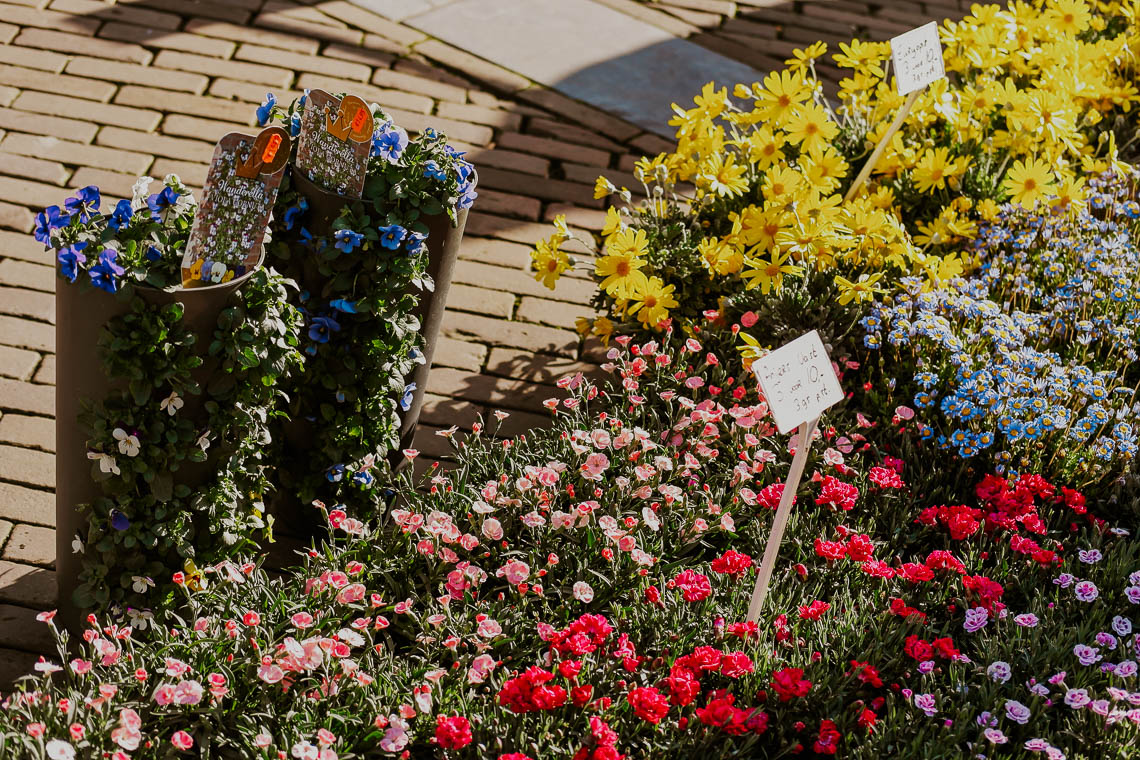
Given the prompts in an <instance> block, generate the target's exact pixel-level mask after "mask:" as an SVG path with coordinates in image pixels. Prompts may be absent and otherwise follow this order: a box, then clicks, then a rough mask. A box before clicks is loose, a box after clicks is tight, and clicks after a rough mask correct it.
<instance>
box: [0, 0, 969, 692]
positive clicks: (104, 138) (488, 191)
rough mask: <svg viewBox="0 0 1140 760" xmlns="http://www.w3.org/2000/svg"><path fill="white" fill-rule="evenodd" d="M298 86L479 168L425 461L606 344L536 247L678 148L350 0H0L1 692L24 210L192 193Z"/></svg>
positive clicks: (34, 396)
mask: <svg viewBox="0 0 1140 760" xmlns="http://www.w3.org/2000/svg"><path fill="white" fill-rule="evenodd" d="M599 1H600V2H604V3H605V4H606V5H610V6H612V7H615V8H618V9H619V10H622V11H623V12H626V13H629V14H631V15H634V16H636V17H639V18H643V19H652V20H653V23H657V24H658V25H664V24H667V25H668V26H667V27H666V28H668V29H669V30H670V31H672V32H673V33H674V34H678V35H682V36H688V37H691V38H693V39H694V40H696V41H699V42H700V43H701V44H705V45H708V46H710V47H714V49H717V48H716V47H715V46H720V52H724V53H726V54H728V55H730V56H734V57H737V58H739V59H740V60H743V61H745V62H747V63H749V65H759V64H758V61H759V62H761V63H762V62H763V61H764V60H768V59H756V58H755V57H754V56H755V55H760V54H761V51H764V50H766V49H771V51H772V53H771V55H770V56H769V58H771V59H772V60H774V59H776V58H781V57H783V56H784V55H785V54H786V51H785V50H784V47H785V46H786V45H787V44H790V41H792V40H796V39H799V37H802V36H804V35H805V34H808V32H809V31H810V37H811V38H812V39H814V38H815V37H816V36H818V34H819V33H820V31H826V30H825V29H824V27H826V25H827V24H826V20H825V19H820V18H805V19H803V20H800V21H797V24H798V25H797V26H795V27H794V29H795V30H798V31H795V32H794V33H793V31H792V30H793V27H792V26H790V25H789V26H782V24H784V23H785V19H787V18H795V19H798V18H799V17H798V16H795V14H793V13H792V12H791V10H790V5H789V4H787V3H771V2H768V3H764V2H763V1H762V0H754V2H752V3H750V4H749V3H744V2H740V3H736V4H735V6H734V4H733V3H728V2H720V1H719V0H669V1H668V2H664V0H663V1H662V2H654V3H647V4H639V3H637V2H634V0H599ZM765 4H767V5H769V6H772V7H774V8H777V10H772V11H771V14H772V19H773V20H772V22H771V23H769V24H767V26H766V27H765V28H767V29H770V30H772V31H771V33H770V34H768V33H762V32H761V31H758V29H759V27H760V26H764V25H765V23H766V22H762V21H759V20H757V19H758V18H760V17H762V16H763V14H764V13H766V12H767V11H766V10H765V8H764V7H763V6H764V5H765ZM796 5H797V9H796V12H797V13H798V10H799V8H798V6H804V10H805V12H807V15H808V16H811V15H812V14H813V13H816V11H817V10H818V8H823V7H830V8H834V9H835V10H836V12H837V13H838V12H839V10H840V9H841V8H842V10H843V13H844V14H847V15H845V16H843V19H844V20H842V21H840V22H834V24H836V25H842V24H848V23H849V19H848V16H850V15H851V14H853V13H857V12H858V10H857V7H858V8H866V7H867V6H863V5H861V4H859V3H856V2H848V1H846V0H844V1H842V2H841V1H840V0H835V1H834V2H827V3H823V2H810V3H797V4H796ZM809 6H810V7H809ZM952 6H953V7H952ZM873 7H874V8H875V9H876V10H875V12H874V13H873V14H872V16H873V18H874V20H875V24H877V25H875V26H872V33H873V34H874V35H875V36H878V37H880V38H881V37H884V36H889V34H891V33H893V32H894V31H895V29H894V27H890V28H888V27H887V26H885V25H884V24H886V22H887V21H889V20H895V19H897V20H898V23H901V24H910V23H917V21H918V19H917V15H921V14H922V13H925V12H927V8H932V9H934V11H933V12H936V14H937V15H946V14H952V13H955V12H956V6H955V2H954V0H938V2H936V3H932V2H925V3H919V2H914V3H906V4H903V3H891V4H890V8H894V9H895V10H893V11H891V10H889V9H888V8H887V7H886V6H885V5H884V6H873ZM899 7H903V8H912V7H913V8H914V9H915V11H914V14H915V15H916V19H915V20H914V21H913V22H912V21H910V20H909V17H908V16H907V14H906V13H902V12H899V11H898V8H899ZM812 8H815V9H816V11H813V10H811V9H812ZM777 14H782V15H777ZM714 16H715V19H714ZM714 21H715V23H714ZM892 22H893V21H892ZM796 35H799V36H796ZM744 38H747V42H746V41H745V40H744ZM729 43H733V44H734V45H736V47H733V44H729ZM775 43H779V45H775ZM745 47H747V48H748V49H749V50H751V51H752V52H751V53H749V56H753V57H749V58H745V57H743V52H744V48H745ZM733 51H735V53H741V55H734V52H733ZM765 55H766V54H765ZM307 87H324V88H327V89H330V90H334V91H335V90H351V91H353V92H356V93H358V94H361V95H362V96H364V97H366V98H368V99H371V100H375V101H376V102H378V103H381V104H383V105H384V106H385V108H387V109H388V110H389V112H390V113H392V115H393V116H394V117H395V119H396V120H397V122H398V123H400V124H402V125H403V126H405V127H407V128H409V129H410V130H412V131H416V130H420V129H423V128H425V127H427V126H434V127H436V128H437V129H439V130H441V131H443V132H445V133H446V134H447V135H448V137H449V138H451V139H452V142H453V143H454V144H457V145H458V146H460V147H462V148H463V149H466V150H467V151H468V152H469V154H470V157H471V159H472V160H473V161H474V162H475V164H476V165H477V166H478V168H479V171H480V177H481V186H480V188H479V192H480V198H479V201H478V202H477V205H476V207H475V212H474V213H473V214H472V215H471V217H470V220H469V222H468V226H467V237H466V239H465V241H464V246H463V250H462V251H461V253H460V257H461V260H460V262H459V264H458V266H457V268H456V270H455V284H454V285H453V287H452V291H451V298H450V302H449V312H448V315H447V318H446V319H445V322H444V328H443V329H444V333H445V337H444V338H443V339H442V343H441V345H440V347H439V349H438V350H437V352H436V363H437V368H436V369H435V370H434V372H433V374H432V377H431V381H430V385H429V388H428V392H429V396H428V400H427V404H426V406H425V409H424V413H423V418H422V430H421V432H420V435H419V437H418V441H417V445H418V447H419V448H420V449H421V450H422V451H423V452H425V454H426V455H428V456H441V455H444V454H445V453H446V452H445V450H444V448H443V447H442V446H441V445H440V444H441V443H442V439H440V438H439V437H437V436H435V435H434V432H435V431H436V430H438V429H440V427H443V426H449V425H451V424H459V425H461V426H469V425H470V424H471V423H472V422H473V421H474V419H475V417H476V415H478V414H480V413H486V412H487V411H488V410H489V409H490V408H491V407H495V408H506V409H508V410H511V411H512V412H513V414H512V416H511V417H510V418H509V419H508V420H507V423H506V428H505V429H506V432H507V433H509V434H514V433H516V432H521V431H523V430H526V429H528V428H529V427H531V426H534V425H539V424H542V422H543V420H544V415H543V414H541V412H542V411H543V410H542V408H541V402H542V400H543V399H545V398H547V397H549V396H550V395H553V392H554V388H553V382H554V380H555V379H556V378H557V377H558V376H560V375H561V374H563V373H565V372H567V371H571V370H574V369H576V368H586V369H589V368H590V367H591V366H592V365H591V363H590V361H591V359H596V358H597V356H598V350H597V347H596V346H589V345H588V346H582V345H580V342H579V340H578V337H577V335H576V334H575V333H574V331H573V324H574V319H575V317H577V316H580V315H584V314H587V313H589V307H588V306H587V302H588V298H589V295H590V293H591V291H592V287H591V285H590V283H589V280H588V279H586V278H585V277H582V276H579V278H578V281H575V280H574V279H571V280H570V281H568V282H566V283H565V284H563V285H561V286H560V287H559V289H558V290H557V291H556V292H554V293H551V292H550V291H547V290H546V289H545V288H543V287H542V286H540V285H538V284H537V283H535V281H534V280H533V278H532V277H531V276H530V275H529V274H528V273H527V271H526V268H527V263H528V256H527V251H528V248H529V245H530V244H532V243H533V242H534V241H535V240H536V239H538V238H539V237H543V236H545V235H546V234H548V232H549V229H548V225H547V224H546V223H547V222H549V220H551V219H553V217H554V216H555V215H556V214H559V213H565V214H567V216H568V218H569V220H570V223H571V224H572V225H574V226H576V227H579V228H581V229H584V230H591V231H596V230H598V229H600V227H601V223H602V216H603V215H602V213H601V204H600V202H598V201H595V200H593V196H592V191H591V188H592V184H593V180H594V178H595V177H596V176H597V175H598V174H599V173H602V172H607V170H608V173H609V174H611V175H621V174H623V173H628V172H629V170H630V169H631V168H632V163H633V161H634V160H635V157H636V155H638V154H641V153H645V152H650V153H652V152H656V151H658V150H662V149H665V148H667V147H668V146H667V144H666V143H665V142H664V141H663V140H662V139H661V138H660V137H658V136H655V135H652V134H649V133H646V132H645V131H644V130H643V129H641V128H639V127H637V126H633V125H631V124H629V123H626V122H624V121H622V120H620V119H618V118H615V117H613V116H611V115H609V114H607V113H604V112H602V111H599V110H597V109H594V108H592V107H589V106H587V105H584V104H582V103H579V102H576V101H574V100H571V99H569V98H567V97H566V96H564V95H561V94H559V93H557V92H554V91H552V90H549V89H546V88H544V87H542V86H539V85H536V84H534V83H532V82H530V81H528V80H527V79H525V78H524V77H522V76H520V75H518V74H516V73H514V72H511V71H508V70H506V69H504V68H502V67H500V66H497V65H495V64H493V63H491V62H489V61H486V60H483V59H480V58H476V57H474V56H473V55H471V54H469V53H467V52H465V51H463V50H460V49H457V48H455V47H452V46H450V45H448V44H445V43H443V42H441V41H439V40H434V39H429V38H428V37H426V36H425V35H424V34H422V33H421V32H418V31H415V30H414V29H412V28H411V27H408V26H404V25H401V24H400V23H397V22H394V21H390V20H387V19H385V18H382V17H381V16H379V15H376V14H374V13H372V12H370V11H368V10H366V9H364V8H362V7H360V6H358V5H353V4H350V3H348V2H343V0H310V1H309V2H293V1H291V0H225V1H224V2H223V1H222V0H217V1H216V2H215V1H214V0H138V1H136V0H120V2H118V3H117V4H112V3H109V2H103V1H102V0H0V690H2V689H4V688H5V687H6V685H7V684H8V683H9V682H10V681H11V679H12V678H13V677H15V676H16V675H19V674H21V673H24V672H27V671H28V670H29V669H30V663H31V662H32V661H33V660H34V658H35V656H36V654H37V653H39V652H41V651H42V650H43V647H44V646H45V644H46V640H45V637H44V635H43V631H42V629H41V628H39V626H38V625H37V624H35V623H34V622H33V618H34V614H35V611H36V610H39V609H46V608H49V607H51V606H54V604H55V579H54V574H53V572H52V570H51V568H52V566H53V563H54V553H53V548H54V539H53V531H52V528H53V525H54V498H53V496H52V492H51V489H52V488H53V486H54V462H53V455H52V452H53V447H54V435H53V427H52V421H51V415H52V412H53V384H54V381H55V357H54V355H53V350H54V328H53V324H52V323H53V320H54V303H53V290H54V283H55V278H54V272H53V261H52V259H51V257H50V255H48V254H46V253H45V252H44V251H43V250H41V247H40V246H39V245H38V244H37V243H36V242H35V241H34V240H33V239H32V237H31V234H30V233H31V229H32V218H33V214H34V213H35V212H36V211H38V210H39V209H40V208H42V207H43V206H46V205H49V204H52V203H59V202H60V201H62V199H63V198H64V197H66V196H67V195H68V193H69V191H70V190H72V189H75V188H78V187H82V186H84V185H87V184H92V183H93V184H97V185H99V186H100V187H101V188H102V190H103V192H104V195H105V197H107V198H108V199H110V198H112V197H122V196H129V194H130V188H131V185H132V183H133V182H134V179H135V177H136V176H137V175H138V174H141V173H149V174H150V175H152V176H158V177H161V176H162V175H164V174H166V173H168V172H176V173H178V174H180V175H181V176H182V177H183V179H184V180H185V181H186V182H187V183H188V184H190V185H191V186H195V187H197V186H200V183H201V182H202V179H203V178H204V176H205V172H206V165H205V163H204V162H205V161H207V160H208V159H209V156H210V155H211V152H212V149H213V146H212V142H213V141H214V140H216V139H217V138H218V137H219V136H220V135H222V134H223V133H225V132H227V131H229V130H231V129H241V128H250V127H251V126H252V124H253V122H252V115H253V110H254V107H255V105H256V104H257V103H259V102H260V101H261V100H262V98H263V97H264V93H265V92H266V91H267V90H273V91H275V93H276V94H277V96H278V98H279V99H281V100H284V101H288V100H289V99H290V98H291V97H293V96H295V95H296V94H298V93H299V91H300V90H302V89H304V88H307Z"/></svg>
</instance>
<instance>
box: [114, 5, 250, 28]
mask: <svg viewBox="0 0 1140 760" xmlns="http://www.w3.org/2000/svg"><path fill="white" fill-rule="evenodd" d="M132 4H135V5H143V6H146V7H148V8H155V9H158V10H161V11H168V12H170V13H177V14H179V15H181V16H192V17H198V18H208V19H217V20H219V21H229V22H230V23H233V24H244V23H246V22H247V21H249V19H250V18H251V17H252V16H253V13H252V12H251V11H252V10H253V8H251V7H250V6H249V5H248V4H245V3H233V2H219V3H213V2H208V0H135V2H134V3H132ZM255 7H256V6H255Z"/></svg>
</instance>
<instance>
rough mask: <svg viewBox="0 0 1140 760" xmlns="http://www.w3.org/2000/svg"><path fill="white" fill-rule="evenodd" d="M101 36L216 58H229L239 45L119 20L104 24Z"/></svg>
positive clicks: (100, 31) (228, 41)
mask: <svg viewBox="0 0 1140 760" xmlns="http://www.w3.org/2000/svg"><path fill="white" fill-rule="evenodd" d="M99 36H100V37H101V38H104V39H111V40H122V41H125V42H137V43H139V44H140V45H143V46H145V47H152V48H161V49H163V50H181V51H183V52H187V53H196V54H198V55H209V56H213V57H215V58H229V57H230V56H231V55H233V52H234V48H236V47H237V44H236V43H234V42H231V41H230V40H219V39H214V38H212V37H202V36H201V35H197V34H186V33H184V32H171V31H169V30H167V29H150V28H147V27H145V26H135V25H134V24H123V23H119V22H113V23H110V24H104V25H103V28H102V29H100V30H99Z"/></svg>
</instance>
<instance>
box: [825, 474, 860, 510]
mask: <svg viewBox="0 0 1140 760" xmlns="http://www.w3.org/2000/svg"><path fill="white" fill-rule="evenodd" d="M858 498H859V489H858V488H856V487H855V486H853V485H851V484H849V483H844V482H843V481H842V480H840V479H839V478H836V477H833V476H831V475H827V476H825V477H824V479H823V485H822V486H820V491H819V498H817V499H816V500H815V503H816V504H817V505H819V506H828V507H830V508H831V509H842V510H844V511H848V510H850V509H851V508H852V507H854V506H855V501H856V499H858Z"/></svg>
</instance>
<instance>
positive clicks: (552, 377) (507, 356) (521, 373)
mask: <svg viewBox="0 0 1140 760" xmlns="http://www.w3.org/2000/svg"><path fill="white" fill-rule="evenodd" d="M575 372H581V373H583V374H585V375H589V376H591V377H598V376H599V375H600V374H604V373H602V371H601V369H600V368H599V367H598V365H597V364H593V363H590V362H585V361H581V360H578V359H570V358H567V357H564V356H549V355H546V354H532V353H530V352H528V351H521V350H519V349H517V348H511V347H509V346H504V347H495V348H492V349H491V353H490V355H489V356H488V357H487V369H486V370H485V374H488V375H499V376H501V377H508V378H515V379H518V380H527V381H529V382H532V383H541V384H543V385H549V386H553V385H554V384H555V383H556V382H558V379H559V378H561V377H566V376H567V375H572V374H574V373H575Z"/></svg>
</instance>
